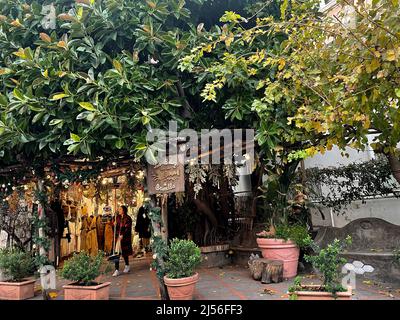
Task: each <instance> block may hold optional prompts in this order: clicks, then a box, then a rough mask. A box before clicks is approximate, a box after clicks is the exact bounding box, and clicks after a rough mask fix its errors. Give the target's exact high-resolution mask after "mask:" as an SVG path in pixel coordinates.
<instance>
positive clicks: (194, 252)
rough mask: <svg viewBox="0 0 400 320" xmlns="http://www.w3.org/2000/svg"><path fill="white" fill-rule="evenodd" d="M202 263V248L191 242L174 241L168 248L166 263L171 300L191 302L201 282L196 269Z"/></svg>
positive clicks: (166, 279) (165, 281) (166, 276)
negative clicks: (198, 282)
mask: <svg viewBox="0 0 400 320" xmlns="http://www.w3.org/2000/svg"><path fill="white" fill-rule="evenodd" d="M200 262H201V252H200V248H199V247H198V246H197V245H196V244H195V243H194V242H193V241H191V240H179V239H173V240H172V241H171V243H170V245H169V247H168V258H167V261H166V263H165V271H166V275H165V276H164V283H165V285H166V286H167V290H168V295H169V297H170V299H171V300H191V299H193V293H194V290H195V287H196V283H197V281H198V280H199V274H198V273H197V272H195V268H196V267H197V266H198V265H199V264H200Z"/></svg>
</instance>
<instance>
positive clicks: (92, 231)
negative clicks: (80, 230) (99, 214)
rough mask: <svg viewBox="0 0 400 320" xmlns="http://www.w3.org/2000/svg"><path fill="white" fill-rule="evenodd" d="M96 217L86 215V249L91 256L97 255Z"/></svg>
mask: <svg viewBox="0 0 400 320" xmlns="http://www.w3.org/2000/svg"><path fill="white" fill-rule="evenodd" d="M96 222H97V219H96V217H95V216H90V217H88V226H89V227H88V232H87V237H86V249H87V251H88V252H89V254H90V255H91V256H95V255H97V253H98V251H99V247H98V244H97V230H96Z"/></svg>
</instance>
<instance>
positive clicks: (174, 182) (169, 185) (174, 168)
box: [147, 162, 185, 194]
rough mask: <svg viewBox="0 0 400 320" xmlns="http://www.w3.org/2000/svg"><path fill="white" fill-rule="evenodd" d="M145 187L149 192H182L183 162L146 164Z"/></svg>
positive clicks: (183, 179) (183, 183)
mask: <svg viewBox="0 0 400 320" xmlns="http://www.w3.org/2000/svg"><path fill="white" fill-rule="evenodd" d="M147 187H148V192H149V194H160V193H174V192H184V191H185V170H184V166H183V163H182V162H178V163H177V164H158V165H155V166H153V165H148V167H147Z"/></svg>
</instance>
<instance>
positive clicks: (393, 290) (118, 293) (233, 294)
mask: <svg viewBox="0 0 400 320" xmlns="http://www.w3.org/2000/svg"><path fill="white" fill-rule="evenodd" d="M150 262H151V257H147V258H141V259H134V260H133V261H132V262H131V263H130V264H131V272H130V273H129V274H124V275H121V276H119V277H117V278H113V277H111V273H110V274H107V275H105V276H101V278H100V279H99V280H100V281H102V282H104V281H111V282H112V284H111V288H110V299H113V300H118V299H124V300H147V299H159V293H158V292H159V291H158V282H157V278H156V275H155V272H154V271H150V268H149V265H150ZM122 268H123V263H121V269H122ZM199 274H200V281H199V282H198V284H197V287H196V293H195V297H194V298H195V299H198V300H201V299H203V300H286V299H288V295H287V290H288V287H289V286H290V285H291V284H292V281H286V282H282V283H278V284H262V283H261V282H259V281H255V280H253V279H252V278H251V277H250V275H249V271H248V270H247V269H245V268H242V267H238V266H226V267H223V268H211V269H200V270H199ZM304 277H305V278H304V281H305V282H307V283H312V282H314V283H318V278H317V277H316V276H315V275H304ZM66 283H68V281H66V280H63V279H58V281H57V292H56V295H55V296H54V299H57V300H62V299H63V290H62V286H63V285H64V284H66ZM36 288H37V294H36V296H35V298H34V299H35V300H41V299H42V296H41V294H40V285H39V281H38V283H37V287H36ZM353 299H354V300H387V299H389V300H393V299H395V300H400V287H390V286H389V285H388V284H378V283H374V282H371V281H365V280H364V281H363V280H362V279H359V280H358V281H357V287H356V290H355V292H354V295H353Z"/></svg>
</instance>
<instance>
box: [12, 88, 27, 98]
mask: <svg viewBox="0 0 400 320" xmlns="http://www.w3.org/2000/svg"><path fill="white" fill-rule="evenodd" d="M13 95H14V97H16V98H17V99H18V100H20V101H24V100H25V96H24V95H23V94H22V92H21V91H19V90H18V89H17V88H15V89H14V90H13Z"/></svg>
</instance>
